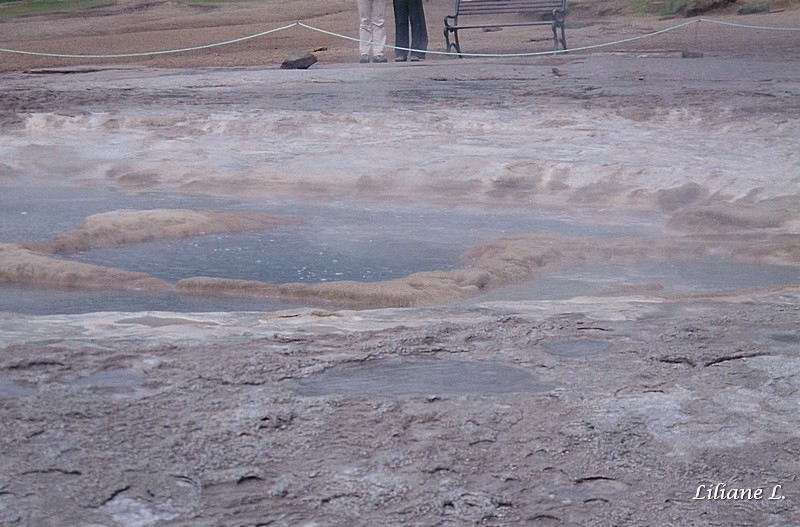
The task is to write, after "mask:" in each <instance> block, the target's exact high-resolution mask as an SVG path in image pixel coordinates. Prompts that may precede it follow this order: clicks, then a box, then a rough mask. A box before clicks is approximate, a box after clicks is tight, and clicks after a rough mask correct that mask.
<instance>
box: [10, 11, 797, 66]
mask: <svg viewBox="0 0 800 527" xmlns="http://www.w3.org/2000/svg"><path fill="white" fill-rule="evenodd" d="M700 22H708V23H711V24H717V25H722V26H730V27H735V28H741V29H756V30H767V31H800V28H791V27H769V26H753V25H747V24H736V23H732V22H723V21H719V20H712V19H709V18H697V19H695V20H690V21H688V22H684V23H682V24H678V25H676V26H671V27H668V28H664V29H661V30H658V31H653V32H650V33H646V34H644V35H638V36H635V37H629V38H624V39H621V40H616V41H613V42H605V43H603V44H594V45H589V46H582V47H577V48H570V49H568V50H567V49H559V50H551V51H534V52H525V53H453V52H448V51H431V50H423V49H414V48H403V47H398V46H390V45H387V46H386V47H387V48H389V49H396V50H401V51H410V52H418V53H426V54H431V55H445V56H462V57H484V58H513V57H536V56H542V55H555V54H561V53H575V52H578V51H587V50H592V49H600V48H606V47H611V46H618V45H620V44H625V43H628V42H634V41H637V40H642V39H646V38H652V37H655V36H658V35H662V34H664V33H668V32H671V31H676V30H678V29H682V28H684V27H687V26H690V25H692V24H699V23H700ZM293 27H303V28H306V29H309V30H311V31H316V32H318V33H323V34H325V35H330V36H334V37H337V38H341V39H344V40H349V41H352V42H362V41H361V40H360V39H358V38H355V37H350V36H347V35H343V34H341V33H335V32H333V31H328V30H325V29H321V28H318V27H314V26H310V25H308V24H306V23H304V22H292V23H291V24H288V25H285V26H281V27H277V28H274V29H269V30H267V31H261V32H259V33H254V34H252V35H247V36H244V37H240V38H235V39H232V40H225V41H222V42H215V43H212V44H204V45H200V46H193V47H188V48H179V49H168V50H161V51H142V52H135V53H117V54H69V53H44V52H37V51H22V50H17V49H7V48H0V53H16V54H20V55H34V56H39V57H55V58H73V59H114V58H130V57H147V56H153V55H166V54H171V53H185V52H189V51H198V50H202V49H209V48H215V47H219V46H226V45H228V44H235V43H237V42H244V41H246V40H251V39H254V38H258V37H263V36H265V35H269V34H270V33H276V32H278V31H283V30H285V29H291V28H293Z"/></svg>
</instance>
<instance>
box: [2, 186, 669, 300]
mask: <svg viewBox="0 0 800 527" xmlns="http://www.w3.org/2000/svg"><path fill="white" fill-rule="evenodd" d="M0 205H1V206H2V209H0V210H2V212H0V221H2V224H1V225H0V226H1V227H2V228H0V241H2V242H7V243H8V242H23V241H45V240H48V239H50V238H52V237H53V236H55V235H56V234H58V233H60V232H64V231H67V230H69V229H73V228H75V227H76V226H77V225H78V224H80V223H81V222H82V221H83V220H84V219H85V218H86V217H87V216H89V215H92V214H97V213H102V212H107V211H112V210H118V209H124V208H134V209H140V210H145V209H152V208H186V209H193V210H209V209H215V210H226V211H254V210H255V211H262V212H268V213H271V214H279V215H283V216H289V217H292V218H297V219H300V220H301V221H302V222H303V224H302V225H299V226H293V227H281V228H279V229H276V230H270V231H268V232H246V233H237V234H225V235H204V236H194V237H190V238H186V239H180V240H167V241H156V242H148V243H139V244H131V245H127V246H121V247H113V248H102V249H93V250H87V251H82V252H79V253H75V254H71V255H69V256H68V258H69V259H72V260H76V261H80V262H85V263H91V264H96V265H102V266H107V267H114V268H120V269H125V270H128V271H136V272H143V273H146V274H148V275H151V276H153V277H156V278H160V279H163V280H166V281H168V282H172V283H174V282H177V281H178V280H180V279H183V278H190V277H195V276H209V277H221V278H234V279H242V280H258V281H265V282H271V283H292V282H300V283H317V282H325V281H334V280H354V281H362V282H364V281H366V282H369V281H381V280H392V279H397V278H402V277H404V276H407V275H410V274H413V273H416V272H420V271H447V270H451V269H454V268H457V267H459V266H460V265H461V264H460V260H459V258H460V255H461V254H462V253H463V252H464V251H465V250H466V249H467V248H468V247H469V246H471V245H473V244H475V243H478V242H481V241H485V240H490V239H494V238H497V237H502V236H508V235H514V234H524V233H529V232H543V233H553V234H560V235H565V236H592V237H596V238H609V237H614V236H624V235H633V234H635V235H640V236H641V235H654V234H655V232H656V229H655V228H654V227H653V226H652V225H650V224H648V223H647V222H645V221H643V220H641V219H638V220H632V221H631V222H630V224H627V225H615V226H606V225H598V224H597V223H596V222H588V221H585V220H584V219H583V218H581V217H580V216H575V217H572V218H570V217H565V216H561V217H558V216H555V217H549V216H548V215H546V214H544V213H541V212H530V211H511V212H487V211H485V210H470V209H460V210H452V209H448V210H441V211H439V210H431V209H429V208H422V207H419V208H415V207H405V208H403V209H393V208H390V207H389V206H384V207H375V208H371V209H370V208H363V207H352V206H350V205H348V204H341V203H340V204H325V205H322V204H318V203H317V204H313V205H309V204H298V203H254V202H241V201H234V200H226V199H214V198H198V197H191V196H176V195H165V194H146V195H126V194H122V193H115V192H104V191H101V190H97V189H75V188H63V189H41V188H10V189H8V191H7V192H5V193H4V194H3V195H2V197H0ZM290 306H291V304H287V303H284V302H277V301H273V300H247V299H209V298H194V297H189V296H181V295H176V294H173V293H160V294H152V293H148V294H144V293H130V292H116V291H113V292H112V291H101V292H87V291H75V290H52V289H43V288H32V287H20V286H9V285H4V286H2V287H0V310H5V311H15V312H24V313H32V314H57V313H84V312H93V311H140V310H177V311H228V310H237V311H238V310H259V311H263V310H274V309H280V308H286V307H290Z"/></svg>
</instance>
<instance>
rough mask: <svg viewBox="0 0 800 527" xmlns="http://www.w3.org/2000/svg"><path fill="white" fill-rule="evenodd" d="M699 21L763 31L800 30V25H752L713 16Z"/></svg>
mask: <svg viewBox="0 0 800 527" xmlns="http://www.w3.org/2000/svg"><path fill="white" fill-rule="evenodd" d="M697 21H698V22H708V23H709V24H717V25H718V26H729V27H736V28H740V29H758V30H762V31H800V27H774V26H752V25H749V24H737V23H735V22H724V21H722V20H713V19H711V18H700V19H698V20H697Z"/></svg>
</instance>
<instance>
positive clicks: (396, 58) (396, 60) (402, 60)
mask: <svg viewBox="0 0 800 527" xmlns="http://www.w3.org/2000/svg"><path fill="white" fill-rule="evenodd" d="M394 61H395V62H405V61H406V58H405V57H404V56H402V55H398V56H397V57H395V58H394Z"/></svg>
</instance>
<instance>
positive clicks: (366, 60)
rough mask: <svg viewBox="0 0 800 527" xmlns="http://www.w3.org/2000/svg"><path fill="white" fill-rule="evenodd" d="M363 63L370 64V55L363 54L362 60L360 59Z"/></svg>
mask: <svg viewBox="0 0 800 527" xmlns="http://www.w3.org/2000/svg"><path fill="white" fill-rule="evenodd" d="M358 62H360V63H361V64H368V63H369V55H361V60H359V61H358Z"/></svg>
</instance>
